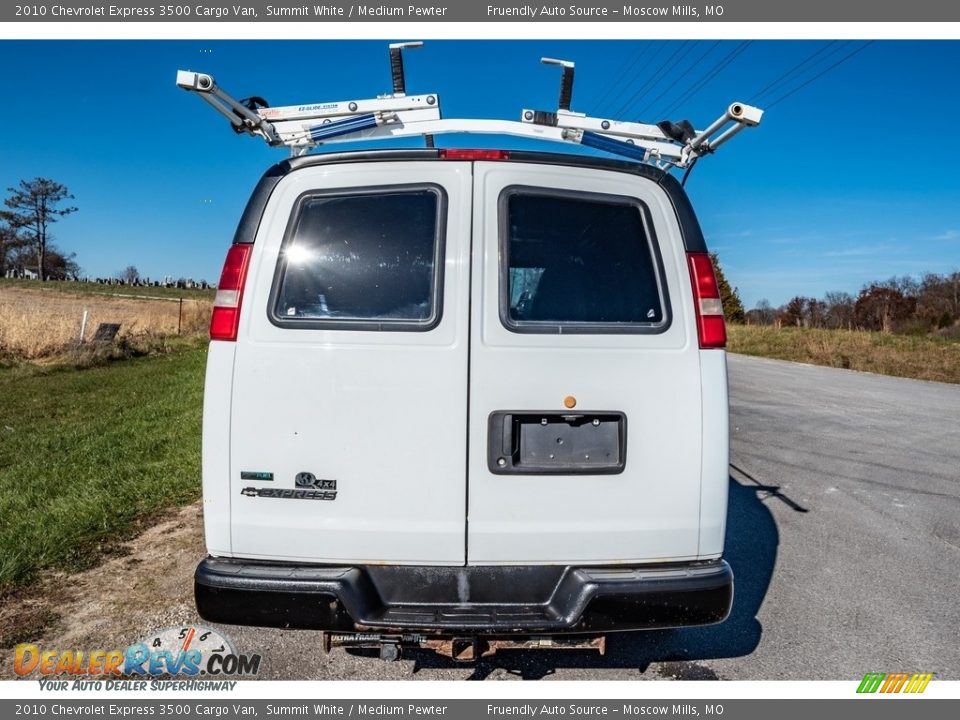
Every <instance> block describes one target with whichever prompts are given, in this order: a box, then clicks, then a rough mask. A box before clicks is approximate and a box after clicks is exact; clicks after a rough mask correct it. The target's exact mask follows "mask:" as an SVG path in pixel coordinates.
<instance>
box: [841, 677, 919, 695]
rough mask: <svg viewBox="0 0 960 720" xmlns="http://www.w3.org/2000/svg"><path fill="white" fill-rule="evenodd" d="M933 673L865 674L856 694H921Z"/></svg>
mask: <svg viewBox="0 0 960 720" xmlns="http://www.w3.org/2000/svg"><path fill="white" fill-rule="evenodd" d="M932 679H933V673H905V672H901V673H867V674H866V675H864V676H863V680H861V681H860V686H859V687H858V688H857V692H858V693H876V692H879V693H900V692H903V693H909V694H915V693H922V692H923V691H924V690H926V689H927V685H928V684H929V683H930V680H932Z"/></svg>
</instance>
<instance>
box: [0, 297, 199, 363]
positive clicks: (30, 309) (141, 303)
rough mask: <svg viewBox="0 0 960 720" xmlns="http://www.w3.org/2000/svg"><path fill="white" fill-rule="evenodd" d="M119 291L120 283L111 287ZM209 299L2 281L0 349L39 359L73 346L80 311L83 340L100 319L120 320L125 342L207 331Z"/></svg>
mask: <svg viewBox="0 0 960 720" xmlns="http://www.w3.org/2000/svg"><path fill="white" fill-rule="evenodd" d="M113 292H115V293H120V294H122V293H123V288H117V289H115V290H113ZM210 306H211V302H210V300H209V299H197V298H195V297H194V298H184V299H183V301H182V315H181V302H180V301H179V300H177V299H175V298H171V299H162V300H160V299H150V298H148V297H119V296H118V295H116V294H114V295H109V294H102V295H101V294H96V293H93V292H76V293H71V292H69V291H60V292H50V291H48V290H47V289H45V288H44V287H43V286H38V287H24V286H10V285H3V286H0V354H2V355H5V356H7V357H12V358H17V359H23V360H31V361H38V360H41V361H42V360H44V359H51V358H55V357H57V356H59V355H62V354H64V353H66V352H69V351H71V350H74V349H76V348H77V347H78V346H79V345H80V344H81V343H80V329H81V326H82V324H83V314H84V311H86V313H87V322H86V329H85V332H84V336H83V340H84V341H85V342H86V343H89V342H90V341H91V340H92V339H93V336H94V334H95V333H96V331H97V327H98V326H99V325H100V323H120V332H119V335H118V338H120V339H121V341H126V342H128V343H136V342H137V341H143V340H151V339H156V338H160V337H166V336H171V335H177V334H178V325H179V333H180V334H182V335H194V334H197V333H200V332H205V331H206V329H207V326H208V325H209V322H210Z"/></svg>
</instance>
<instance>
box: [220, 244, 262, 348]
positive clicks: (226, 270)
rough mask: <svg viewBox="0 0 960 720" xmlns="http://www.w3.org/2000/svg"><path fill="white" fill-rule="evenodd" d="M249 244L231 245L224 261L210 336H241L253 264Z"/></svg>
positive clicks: (231, 338) (226, 338) (229, 338)
mask: <svg viewBox="0 0 960 720" xmlns="http://www.w3.org/2000/svg"><path fill="white" fill-rule="evenodd" d="M251 250H253V246H252V245H249V244H237V245H231V246H230V249H229V250H228V251H227V259H226V260H225V261H224V263H223V272H222V273H220V282H219V283H218V284H217V296H216V297H215V298H214V300H213V314H212V315H211V316H210V339H211V340H228V341H235V340H236V339H237V330H238V329H239V327H240V304H241V302H242V300H243V286H244V285H245V284H246V281H247V268H248V267H249V266H250V252H251Z"/></svg>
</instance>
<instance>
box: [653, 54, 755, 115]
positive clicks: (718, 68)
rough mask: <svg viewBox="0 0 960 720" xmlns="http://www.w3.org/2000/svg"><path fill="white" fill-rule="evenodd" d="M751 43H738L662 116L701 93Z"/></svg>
mask: <svg viewBox="0 0 960 720" xmlns="http://www.w3.org/2000/svg"><path fill="white" fill-rule="evenodd" d="M751 44H753V41H752V40H744V41H743V42H741V43H740V44H739V45H737V47H735V48H734V49H733V50H731V51H730V52H729V53H728V54H727V55H726V57H724V58H722V59H721V60H720V61H719V62H717V63H716V64H715V65H714V66H713V67H712V68H711V69H710V70H708V71H707V72H706V73H704V74H703V76H702V77H701V78H700V79H699V80H697V81H695V82H694V83H693V84H692V85H691V86H690V87H689V88H687V90H686V91H685V92H684V93H683V94H682V95H681V96H680V97H678V98H677V99H676V100H674V103H673V105H672V106H671V107H670V108H669V109H668V110H667V111H666V112H664V113H663V114H662V117H665V118H666V117H670V114H671V113H673V111H674V110H676V109H677V108H678V107H680V106H681V105H682V104H683V103H685V102H687V101H688V100H690V99H691V98H693V97H694V96H695V95H696V94H697V93H699V92H700V90H702V89H703V87H704V86H705V85H706V84H707V83H708V82H710V81H711V80H713V78H715V77H716V76H717V75H719V74H720V73H721V72H723V70H724V69H725V68H726V67H727V66H728V65H730V63H732V62H733V61H734V60H736V59H737V58H738V57H740V55H742V54H743V52H744V51H745V50H746V49H747V48H748V47H750V45H751Z"/></svg>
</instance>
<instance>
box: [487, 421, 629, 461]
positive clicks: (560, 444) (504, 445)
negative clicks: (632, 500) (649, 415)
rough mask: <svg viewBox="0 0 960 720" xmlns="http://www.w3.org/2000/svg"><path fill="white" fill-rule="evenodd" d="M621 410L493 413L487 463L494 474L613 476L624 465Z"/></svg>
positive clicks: (624, 443) (624, 444) (623, 430)
mask: <svg viewBox="0 0 960 720" xmlns="http://www.w3.org/2000/svg"><path fill="white" fill-rule="evenodd" d="M626 431H627V418H626V415H624V414H623V413H622V412H617V411H598V412H562V413H560V412H556V411H549V412H546V411H544V412H536V411H526V410H525V411H506V410H504V411H497V412H493V413H491V414H490V418H489V421H488V443H487V465H488V467H489V469H490V472H492V473H494V474H496V475H519V474H532V475H615V474H618V473H621V472H623V469H624V467H625V464H626V440H627V432H626Z"/></svg>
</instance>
